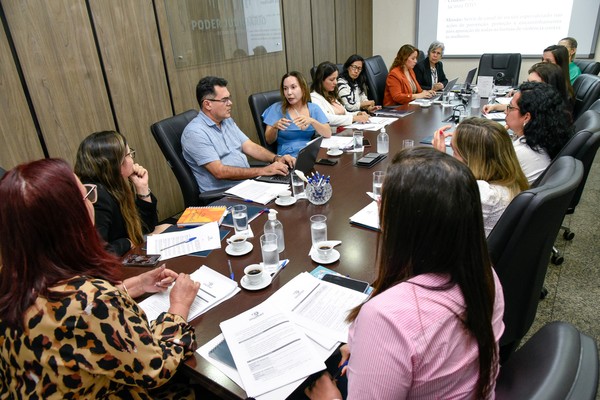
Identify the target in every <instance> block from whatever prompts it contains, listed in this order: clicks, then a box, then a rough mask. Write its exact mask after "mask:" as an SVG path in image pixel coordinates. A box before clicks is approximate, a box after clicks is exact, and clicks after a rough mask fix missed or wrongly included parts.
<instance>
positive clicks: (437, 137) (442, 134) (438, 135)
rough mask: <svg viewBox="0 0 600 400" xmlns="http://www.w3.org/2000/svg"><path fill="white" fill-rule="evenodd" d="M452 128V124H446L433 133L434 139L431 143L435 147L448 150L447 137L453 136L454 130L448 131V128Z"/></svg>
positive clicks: (444, 150)
mask: <svg viewBox="0 0 600 400" xmlns="http://www.w3.org/2000/svg"><path fill="white" fill-rule="evenodd" d="M450 128H452V125H444V126H442V127H441V128H440V129H438V130H437V131H435V133H434V134H433V140H432V142H431V144H432V145H433V148H434V149H437V150H439V151H443V152H444V153H445V152H446V138H447V137H449V136H452V134H453V133H454V132H447V131H448V129H450Z"/></svg>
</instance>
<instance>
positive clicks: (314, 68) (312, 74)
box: [310, 63, 344, 82]
mask: <svg viewBox="0 0 600 400" xmlns="http://www.w3.org/2000/svg"><path fill="white" fill-rule="evenodd" d="M335 65H336V67H337V69H338V73H340V74H341V73H342V72H343V71H344V64H343V63H342V64H335ZM316 73H317V65H313V66H312V68H311V69H310V78H311V79H312V81H313V82H314V80H315V74H316Z"/></svg>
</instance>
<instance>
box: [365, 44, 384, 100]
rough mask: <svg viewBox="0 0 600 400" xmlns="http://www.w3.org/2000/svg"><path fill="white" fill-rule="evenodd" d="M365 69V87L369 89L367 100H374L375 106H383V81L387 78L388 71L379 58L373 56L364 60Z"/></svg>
mask: <svg viewBox="0 0 600 400" xmlns="http://www.w3.org/2000/svg"><path fill="white" fill-rule="evenodd" d="M365 68H366V70H367V71H366V72H367V87H368V88H369V93H367V95H368V96H369V99H371V100H374V101H375V104H377V105H381V104H383V93H384V92H385V81H386V79H387V76H388V69H387V66H386V65H385V62H384V61H383V58H382V57H381V56H379V55H378V56H373V57H369V58H366V59H365Z"/></svg>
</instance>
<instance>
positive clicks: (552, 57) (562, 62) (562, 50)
mask: <svg viewBox="0 0 600 400" xmlns="http://www.w3.org/2000/svg"><path fill="white" fill-rule="evenodd" d="M542 62H548V63H552V64H556V65H558V66H559V67H560V68H561V69H562V72H563V79H564V81H565V86H566V87H567V92H569V96H570V97H571V98H572V99H574V98H575V92H574V91H573V85H572V84H571V78H570V72H569V50H567V48H566V47H565V46H560V45H552V46H548V47H546V48H545V49H544V54H542Z"/></svg>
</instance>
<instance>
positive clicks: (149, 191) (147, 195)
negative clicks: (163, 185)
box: [137, 188, 152, 199]
mask: <svg viewBox="0 0 600 400" xmlns="http://www.w3.org/2000/svg"><path fill="white" fill-rule="evenodd" d="M150 193H152V191H151V190H150V188H148V193H146V194H139V193H138V194H137V197H139V198H140V199H147V198H148V197H150Z"/></svg>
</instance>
